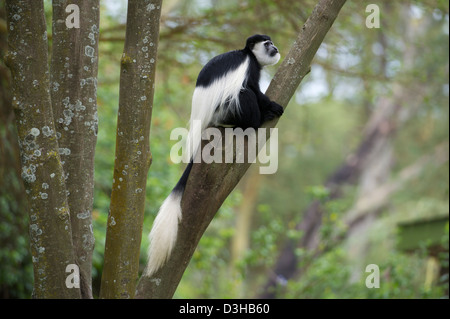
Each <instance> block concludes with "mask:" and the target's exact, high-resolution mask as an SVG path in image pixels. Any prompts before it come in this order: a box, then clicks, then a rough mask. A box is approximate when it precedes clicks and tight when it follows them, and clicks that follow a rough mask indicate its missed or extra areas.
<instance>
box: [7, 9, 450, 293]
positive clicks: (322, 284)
mask: <svg viewBox="0 0 450 319" xmlns="http://www.w3.org/2000/svg"><path fill="white" fill-rule="evenodd" d="M374 3H376V4H377V5H378V6H379V8H380V28H373V29H369V28H367V27H366V25H365V21H366V17H367V15H368V14H369V13H366V12H365V9H366V4H364V3H363V2H357V3H354V2H348V3H347V4H346V5H345V6H344V7H343V9H342V11H341V13H340V15H339V18H338V19H337V20H336V22H335V24H334V26H333V28H332V29H331V30H330V32H329V34H328V36H327V37H326V39H325V42H324V44H322V46H321V48H320V49H319V51H318V53H317V56H316V58H315V60H314V64H313V65H312V68H311V73H310V74H309V75H308V76H307V77H306V79H305V81H304V82H303V83H302V85H301V86H300V88H299V89H298V91H297V93H296V95H295V98H293V99H292V100H291V104H292V105H291V106H290V107H289V108H288V109H287V111H286V114H285V115H284V116H283V118H282V119H281V122H280V123H279V124H278V129H279V154H278V163H279V166H278V171H277V173H276V174H274V175H268V176H267V175H259V174H258V171H257V168H258V167H257V165H253V166H252V167H251V169H250V170H249V171H248V172H247V174H246V176H245V177H244V179H243V180H242V181H241V183H240V184H239V186H238V187H237V188H236V190H235V191H234V192H233V193H232V194H231V195H230V197H229V198H228V199H227V200H226V202H225V203H224V205H223V206H222V208H221V209H220V211H219V213H218V214H217V216H216V218H215V219H214V220H213V222H212V223H211V225H210V226H209V228H208V230H207V231H206V233H205V235H204V236H203V238H202V239H201V241H200V244H199V246H198V248H197V250H196V253H195V254H194V257H193V259H192V261H191V265H190V266H189V267H188V268H187V270H186V272H185V274H184V277H183V280H182V281H181V283H180V285H179V287H178V290H177V292H176V294H175V297H176V298H208V297H214V298H229V297H234V298H246V297H255V296H258V295H261V294H264V293H265V292H267V284H268V282H269V280H270V279H272V278H275V279H276V280H275V281H276V282H275V283H276V285H275V286H272V288H273V289H272V290H271V291H270V294H271V297H278V298H427V297H428V298H439V297H444V296H447V297H448V214H449V208H448V207H449V172H448V134H449V130H448V123H449V112H448V111H449V110H448V102H449V80H448V72H449V62H448V60H449V41H448V36H449V31H448V28H449V5H448V1H438V0H434V1H432V0H423V1H401V2H391V1H381V0H380V1H376V2H374ZM101 5H102V8H101V10H102V11H101V19H100V20H101V25H100V44H99V51H100V52H99V74H98V92H97V95H98V112H99V131H98V142H97V149H96V157H95V196H94V211H93V222H94V235H95V238H96V245H95V252H94V256H93V277H94V278H93V286H94V287H93V289H94V295H96V294H98V288H99V284H100V279H101V270H102V266H103V265H102V263H103V250H104V241H105V230H106V220H107V215H108V209H109V202H110V195H111V181H112V176H113V165H114V148H115V130H116V119H117V109H118V94H119V69H120V56H121V54H122V49H123V41H124V34H125V24H124V23H125V19H126V1H108V0H105V1H102V2H101ZM314 5H315V1H312V0H302V1H280V0H259V1H256V0H248V1H234V0H231V1H220V0H206V1H205V0H191V1H180V0H165V1H164V2H163V13H162V19H161V33H160V42H159V53H158V71H157V75H156V76H157V80H156V83H157V84H156V93H155V102H154V105H155V108H154V109H153V118H152V127H151V130H152V132H151V136H152V139H151V148H152V154H153V164H152V167H151V169H150V172H149V177H148V181H147V183H148V184H147V186H148V187H147V201H146V214H145V222H144V232H143V234H144V236H143V245H142V247H141V252H142V253H141V261H142V262H141V266H142V267H143V266H144V265H145V260H146V250H147V245H148V241H147V238H146V235H147V234H148V232H149V230H150V227H151V224H152V221H153V219H154V217H155V216H156V213H157V210H158V208H159V206H160V204H161V203H162V201H163V200H164V198H165V197H166V196H167V194H168V193H169V192H170V190H171V189H172V187H173V185H175V183H176V181H177V180H178V178H179V176H180V175H181V173H182V170H183V168H184V166H183V165H175V164H173V163H172V162H171V161H170V158H169V153H170V148H171V147H172V145H173V144H172V143H174V142H175V141H170V139H169V136H170V132H171V130H172V129H173V128H175V127H185V126H186V124H187V121H188V118H189V114H190V104H191V96H192V92H193V89H194V87H195V80H196V77H197V75H198V72H199V71H200V69H201V67H202V66H203V65H204V64H205V63H206V62H207V61H208V60H209V59H210V58H212V57H213V56H215V55H217V54H220V53H222V52H225V51H229V50H233V49H240V48H242V47H243V46H244V41H245V39H246V37H247V36H249V35H251V34H254V33H264V34H268V35H270V36H271V37H272V39H273V40H274V42H275V43H276V45H277V46H278V48H279V49H280V51H281V53H282V56H283V52H285V53H286V51H287V50H288V49H289V48H290V46H291V43H290V42H291V41H292V39H294V38H295V35H296V34H297V32H298V30H299V29H300V28H301V26H302V25H303V23H304V22H305V20H306V18H307V17H308V15H309V14H310V13H311V12H310V11H311V10H312V8H313V7H314ZM46 9H47V15H48V17H50V16H51V3H50V1H46ZM49 21H50V20H49ZM48 26H50V24H48ZM48 33H49V34H50V33H51V28H50V29H49V30H48ZM5 50H6V23H5V18H4V2H3V1H0V85H1V86H0V296H1V297H3V298H28V297H29V296H30V295H31V288H32V285H31V282H32V279H31V278H32V267H31V256H30V254H29V249H28V248H29V242H28V240H29V239H28V230H27V224H28V220H27V219H28V217H27V213H26V201H25V199H24V191H23V186H22V184H21V181H20V165H19V163H20V160H19V155H18V154H19V153H18V146H17V137H16V132H15V128H14V125H13V123H14V119H13V112H12V109H11V98H12V97H11V94H10V89H9V74H8V70H7V68H6V67H5V65H4V62H3V56H4V54H5ZM275 70H276V67H271V68H267V70H265V71H264V72H263V76H262V81H261V86H262V87H263V88H265V87H267V85H268V83H269V79H270V78H271V75H272V74H273V73H274V71H275ZM386 105H387V106H386ZM383 107H384V108H383ZM380 110H385V111H384V112H382V111H380ZM378 114H381V115H382V116H383V118H384V119H385V120H384V121H378V122H377V115H378ZM381 115H380V116H381ZM375 122H376V123H378V125H379V126H378V129H379V131H378V132H379V134H380V135H379V136H382V137H383V139H382V140H381V139H377V141H378V142H380V141H382V143H381V142H380V143H378V144H377V143H372V144H364V141H365V137H366V135H365V133H367V131H368V130H369V129H368V128H369V127H370V125H372V124H373V123H375ZM377 145H378V146H377ZM361 146H364V147H366V148H363V149H367V148H369V149H370V150H371V152H370V156H368V157H367V158H370V160H367V161H366V162H365V163H364V165H362V164H361V165H360V166H359V165H357V164H358V163H356V162H355V158H356V159H357V158H358V157H357V155H358V154H359V153H358V151H361ZM345 165H347V166H345ZM344 166H345V167H352V168H355V167H356V168H360V169H359V170H358V171H352V172H353V173H352V174H353V175H347V176H350V177H351V178H350V177H349V178H348V179H346V180H345V182H344V183H342V184H339V188H338V192H337V193H335V192H334V191H335V188H330V185H329V183H328V184H327V181H329V180H330V179H332V177H333V176H336V174H337V173H339V172H340V173H342V171H340V169H341V168H342V167H344ZM408 168H410V169H411V168H415V169H416V170H415V171H414V172H413V173H410V174H409V175H408V172H411V170H409V171H408ZM405 174H406V175H407V177H405ZM394 186H395V187H394ZM383 187H384V188H383ZM380 189H381V190H384V193H383V194H384V195H383V196H381V197H380V196H378V194H380V193H379V192H378V191H379V190H380ZM377 196H378V197H377ZM365 199H368V200H371V201H372V202H370V203H372V204H371V205H372V206H370V207H369V208H370V209H368V210H364V214H363V217H362V218H361V216H360V217H358V218H354V217H355V216H359V215H357V214H356V213H357V212H361V209H360V208H361V207H362V206H361V205H362V204H361V203H364V200H365ZM314 203H317V204H314ZM313 205H316V206H318V207H320V215H319V218H316V220H315V221H314V222H315V223H314V226H315V228H312V227H311V228H308V229H307V230H308V232H309V233H308V232H307V231H305V230H304V229H302V228H301V227H299V225H304V224H305V221H307V218H306V217H307V212H308V208H309V207H311V206H313ZM355 212H356V213H355ZM352 214H356V215H352ZM436 219H437V220H442V223H441V224H440V226H438V229H439V230H440V233H439V234H441V235H440V240H439V243H436V242H435V241H433V242H432V241H431V238H428V239H429V240H421V238H420V235H421V233H420V231H419V230H417V229H415V230H414V231H413V234H416V235H415V236H413V237H411V238H412V239H411V240H410V241H417V245H416V246H414V247H410V248H408V249H407V250H406V249H405V250H404V249H402V246H401V237H400V236H399V234H398V232H399V230H402V227H403V226H402V225H408V223H410V224H411V223H416V224H417V222H419V224H420V223H421V222H423V221H430V220H436ZM308 236H309V237H308ZM306 238H310V239H311V241H309V243H311V245H309V246H308V245H306V246H301V245H298V243H299V242H301V241H302V240H305V239H306ZM425 239H427V238H425ZM289 243H295V245H293V246H291V247H290V248H291V249H290V250H289V251H290V254H291V257H292V258H294V259H293V260H294V262H293V265H294V267H293V269H292V271H291V272H290V273H289V276H280V275H279V273H278V270H279V269H277V265H279V264H280V260H281V258H282V256H283V254H282V252H283V251H284V250H285V249H286V247H288V245H289ZM357 244H359V245H357ZM433 260H434V261H435V262H433ZM368 264H377V265H378V266H379V268H380V272H381V278H380V288H379V289H368V288H367V287H366V285H365V278H366V276H367V274H366V273H365V266H366V265H368ZM433 265H435V266H436V265H437V268H436V267H435V266H433ZM433 269H435V271H433ZM436 269H437V270H436ZM433 273H434V274H433ZM274 275H275V276H274Z"/></svg>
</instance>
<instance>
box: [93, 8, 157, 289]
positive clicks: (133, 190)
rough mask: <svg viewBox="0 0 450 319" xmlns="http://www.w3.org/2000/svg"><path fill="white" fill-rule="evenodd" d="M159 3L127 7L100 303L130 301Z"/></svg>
mask: <svg viewBox="0 0 450 319" xmlns="http://www.w3.org/2000/svg"><path fill="white" fill-rule="evenodd" d="M161 2H162V1H161V0H158V1H155V0H153V1H150V0H146V1H138V0H130V1H129V2H128V14H127V30H126V36H125V47H124V52H123V55H122V59H121V77H120V97H119V116H118V123H117V135H116V160H115V163H114V180H113V187H112V194H111V207H110V212H109V216H108V225H107V233H106V244H105V264H104V268H103V275H102V285H101V290H100V297H101V298H133V297H134V293H135V288H136V282H137V279H138V269H139V252H140V245H141V236H142V224H143V221H144V202H145V193H146V192H145V189H146V181H147V173H148V170H149V168H150V164H151V159H152V157H151V153H150V146H149V134H150V120H151V114H152V108H153V93H154V87H155V66H156V53H157V47H158V39H159V21H160V16H161Z"/></svg>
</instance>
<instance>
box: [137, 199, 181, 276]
mask: <svg viewBox="0 0 450 319" xmlns="http://www.w3.org/2000/svg"><path fill="white" fill-rule="evenodd" d="M182 196H183V193H181V192H178V191H176V190H174V191H172V193H170V195H169V197H167V198H166V200H165V201H164V202H163V204H162V205H161V208H160V209H159V212H158V215H157V216H156V218H155V221H154V222H153V227H152V230H151V231H150V235H149V236H148V238H149V239H150V247H149V249H148V262H147V267H146V268H145V271H144V275H146V276H151V275H152V274H153V273H155V272H156V271H157V270H158V269H159V268H161V266H162V265H164V263H165V262H166V261H167V259H168V258H169V256H170V254H171V253H172V249H173V247H174V246H175V243H176V241H177V234H178V223H179V222H180V221H181V205H180V204H181V198H182Z"/></svg>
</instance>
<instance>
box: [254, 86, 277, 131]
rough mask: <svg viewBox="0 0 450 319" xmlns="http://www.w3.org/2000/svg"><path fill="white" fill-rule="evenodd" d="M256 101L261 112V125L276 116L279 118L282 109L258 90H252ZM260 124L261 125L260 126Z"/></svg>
mask: <svg viewBox="0 0 450 319" xmlns="http://www.w3.org/2000/svg"><path fill="white" fill-rule="evenodd" d="M253 92H255V95H256V99H257V101H258V105H259V109H260V110H261V119H262V123H264V122H266V121H270V120H272V119H274V118H275V117H276V116H278V117H280V116H281V115H282V114H283V112H284V109H283V107H282V106H281V105H279V104H278V103H276V102H274V101H271V100H270V99H269V98H268V97H267V96H266V95H265V94H264V93H262V92H261V91H260V90H259V88H257V89H256V90H253ZM262 123H261V124H262Z"/></svg>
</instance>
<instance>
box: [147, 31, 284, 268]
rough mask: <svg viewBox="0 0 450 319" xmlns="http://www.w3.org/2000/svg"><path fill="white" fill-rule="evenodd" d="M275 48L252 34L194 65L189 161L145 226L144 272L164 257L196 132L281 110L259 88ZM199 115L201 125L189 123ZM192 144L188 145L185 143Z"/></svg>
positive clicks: (258, 120)
mask: <svg viewBox="0 0 450 319" xmlns="http://www.w3.org/2000/svg"><path fill="white" fill-rule="evenodd" d="M279 60H280V53H279V52H278V49H277V47H276V46H275V45H274V44H273V43H272V41H271V39H270V37H268V36H267V35H259V34H256V35H253V36H251V37H249V38H248V39H247V43H246V45H245V48H244V49H242V50H236V51H231V52H227V53H224V54H221V55H218V56H216V57H215V58H213V59H211V60H210V61H209V62H208V63H207V64H206V65H205V66H204V67H203V69H202V70H201V71H200V74H199V76H198V78H197V84H196V87H195V91H194V95H193V97H192V111H191V119H190V123H191V129H190V131H189V134H188V138H187V146H188V149H190V150H191V151H190V153H189V156H188V158H189V159H190V162H189V164H188V166H187V167H186V170H185V171H184V173H183V175H182V177H181V179H180V180H179V181H178V183H177V185H176V186H175V187H174V189H173V190H172V192H171V193H170V195H169V197H167V198H166V200H165V201H164V203H163V204H162V206H161V208H160V210H159V212H158V215H157V217H156V219H155V221H154V223H153V228H152V230H151V232H150V235H149V239H150V247H149V250H148V258H149V261H148V263H147V268H146V270H145V274H146V275H147V276H151V275H152V274H153V273H154V272H156V271H157V270H158V269H159V268H160V267H161V266H162V265H163V264H164V263H165V262H166V260H167V259H168V258H169V256H170V254H171V252H172V249H173V247H174V246H175V242H176V239H177V233H178V223H179V221H180V220H181V206H180V203H181V198H182V196H183V193H184V188H185V186H186V182H187V179H188V176H189V173H190V171H191V168H192V163H193V160H192V158H193V157H194V156H195V155H196V153H197V151H198V149H199V147H200V145H201V132H202V131H203V130H205V129H206V128H207V127H209V126H222V125H227V126H230V125H231V126H235V127H241V128H242V129H246V128H249V127H252V128H255V129H256V128H258V127H260V126H261V124H262V123H263V122H265V121H268V120H271V119H273V118H274V117H275V116H281V115H282V114H283V107H282V106H280V105H279V104H277V103H275V102H273V101H270V100H269V98H268V97H267V96H266V95H264V94H263V93H262V92H261V90H260V88H259V79H260V72H261V69H262V68H263V67H264V66H267V65H273V64H276V63H277V62H278V61H279ZM195 120H200V123H201V130H196V132H194V130H193V127H192V124H193V122H194V121H195ZM190 146H192V147H190Z"/></svg>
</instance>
